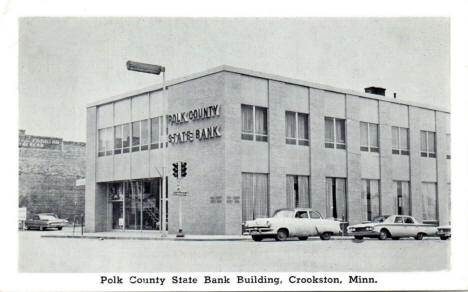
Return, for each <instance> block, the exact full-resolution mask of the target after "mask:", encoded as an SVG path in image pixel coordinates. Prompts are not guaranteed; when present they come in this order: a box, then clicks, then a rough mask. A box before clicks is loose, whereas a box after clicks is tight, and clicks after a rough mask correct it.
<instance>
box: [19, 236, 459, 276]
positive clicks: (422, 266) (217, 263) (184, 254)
mask: <svg viewBox="0 0 468 292" xmlns="http://www.w3.org/2000/svg"><path fill="white" fill-rule="evenodd" d="M63 233H65V234H66V233H67V231H64V232H58V231H52V230H51V231H45V232H41V231H20V232H19V235H18V236H19V255H18V256H19V263H18V270H19V272H50V273H52V272H54V273H61V272H65V273H73V272H89V273H93V272H202V271H204V272H235V271H238V272H239V271H240V272H281V271H283V272H289V271H297V272H328V271H334V272H340V271H343V272H344V271H354V272H391V271H438V270H446V269H448V268H449V264H450V240H447V241H442V240H439V239H437V238H426V239H424V240H422V241H416V240H414V239H407V240H406V239H401V240H398V241H395V240H386V241H380V240H376V239H368V240H363V241H357V240H352V239H350V238H348V239H344V238H341V237H336V238H335V239H331V240H329V241H323V240H320V239H319V238H309V240H307V241H299V240H295V239H291V240H288V241H285V242H276V241H274V240H264V241H263V242H254V241H252V240H232V239H229V238H227V239H229V240H225V241H224V240H222V238H221V237H213V238H216V240H210V237H204V238H202V239H203V240H193V241H190V240H185V241H178V240H173V239H172V240H128V239H103V238H101V239H99V238H98V237H97V238H54V237H43V236H42V235H59V234H63ZM76 235H78V233H76ZM188 238H190V237H188ZM239 239H240V237H239Z"/></svg>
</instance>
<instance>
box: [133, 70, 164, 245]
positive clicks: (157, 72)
mask: <svg viewBox="0 0 468 292" xmlns="http://www.w3.org/2000/svg"><path fill="white" fill-rule="evenodd" d="M127 70H130V71H137V72H143V73H149V74H155V75H159V74H160V73H161V72H162V79H163V82H162V88H163V134H162V135H161V138H162V157H163V158H162V160H163V169H162V206H161V216H160V221H161V224H160V226H161V237H167V231H166V203H167V189H166V182H167V179H166V148H167V144H166V143H167V120H166V113H167V98H166V68H165V67H164V66H160V65H153V64H145V63H139V62H134V61H127Z"/></svg>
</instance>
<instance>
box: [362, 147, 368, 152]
mask: <svg viewBox="0 0 468 292" xmlns="http://www.w3.org/2000/svg"><path fill="white" fill-rule="evenodd" d="M361 151H369V147H365V146H361Z"/></svg>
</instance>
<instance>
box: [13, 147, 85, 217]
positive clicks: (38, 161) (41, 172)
mask: <svg viewBox="0 0 468 292" xmlns="http://www.w3.org/2000/svg"><path fill="white" fill-rule="evenodd" d="M61 148H62V150H52V149H35V148H24V147H20V148H19V185H18V189H19V207H26V208H27V210H28V216H30V215H31V214H32V213H41V212H48V213H49V212H50V213H56V214H57V215H58V216H59V217H60V218H66V219H73V216H74V215H79V214H82V213H84V192H85V187H84V186H76V180H77V179H80V178H84V177H85V167H86V158H85V154H86V147H85V143H81V142H68V141H63V142H62V147H61Z"/></svg>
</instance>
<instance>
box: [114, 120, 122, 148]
mask: <svg viewBox="0 0 468 292" xmlns="http://www.w3.org/2000/svg"><path fill="white" fill-rule="evenodd" d="M120 153H122V125H119V126H115V127H114V154H120Z"/></svg>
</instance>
